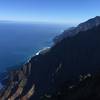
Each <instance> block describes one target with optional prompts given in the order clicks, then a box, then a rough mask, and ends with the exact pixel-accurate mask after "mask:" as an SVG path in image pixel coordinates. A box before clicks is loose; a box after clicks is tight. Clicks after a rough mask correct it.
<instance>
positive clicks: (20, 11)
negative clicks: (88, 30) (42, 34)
mask: <svg viewBox="0 0 100 100" xmlns="http://www.w3.org/2000/svg"><path fill="white" fill-rule="evenodd" d="M97 15H98V16H99V15H100V0H0V20H15V21H33V22H34V21H35V22H51V23H52V22H53V23H80V22H82V21H84V20H87V19H88V18H91V17H94V16H97Z"/></svg>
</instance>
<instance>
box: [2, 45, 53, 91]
mask: <svg viewBox="0 0 100 100" xmlns="http://www.w3.org/2000/svg"><path fill="white" fill-rule="evenodd" d="M51 47H52V46H51ZM51 47H44V48H42V49H40V50H38V52H37V53H34V54H32V55H31V56H29V57H28V59H26V61H25V62H24V63H23V64H22V65H25V64H27V63H29V62H30V61H31V59H32V58H33V57H35V56H38V55H40V54H45V53H47V52H48V51H49V50H50V49H51ZM19 67H20V65H19ZM11 68H12V67H11ZM15 69H16V70H17V69H18V68H15ZM13 70H14V69H13V68H12V69H11V70H10V71H13ZM3 74H4V75H3ZM8 74H9V70H6V71H4V72H3V73H0V77H1V78H0V90H2V89H3V88H4V86H5V85H3V82H2V81H3V80H5V79H6V78H7V75H8ZM2 78H3V79H2Z"/></svg>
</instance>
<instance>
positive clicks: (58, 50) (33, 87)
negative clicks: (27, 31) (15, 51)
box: [0, 25, 100, 100]
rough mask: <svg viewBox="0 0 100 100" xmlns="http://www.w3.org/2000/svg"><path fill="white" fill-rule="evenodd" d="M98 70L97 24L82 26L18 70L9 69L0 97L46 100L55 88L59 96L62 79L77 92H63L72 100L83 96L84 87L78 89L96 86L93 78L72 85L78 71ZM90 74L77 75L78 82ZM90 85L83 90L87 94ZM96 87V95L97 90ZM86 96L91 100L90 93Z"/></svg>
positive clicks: (99, 27)
mask: <svg viewBox="0 0 100 100" xmlns="http://www.w3.org/2000/svg"><path fill="white" fill-rule="evenodd" d="M97 71H100V25H97V26H96V27H93V28H90V29H89V30H87V29H85V28H84V31H82V32H79V34H77V35H75V36H73V37H69V38H65V39H63V40H61V41H60V42H59V43H57V44H56V45H55V46H53V47H52V48H50V50H49V51H48V50H47V51H46V52H45V53H40V54H39V55H37V56H34V57H32V58H31V59H30V61H29V62H27V63H26V64H25V65H22V66H21V68H20V69H19V70H15V71H12V72H11V73H10V75H9V77H8V80H7V87H6V89H5V90H4V91H2V93H0V100H28V99H29V100H40V99H42V98H43V96H45V97H46V99H47V98H52V94H54V93H56V91H57V92H58V94H59V95H60V94H61V92H59V91H58V89H59V87H60V86H61V85H62V84H64V83H65V82H66V83H67V84H68V87H69V88H67V89H73V88H74V89H75V90H74V92H75V93H77V94H74V93H73V92H70V91H68V92H66V93H69V94H70V95H72V98H70V99H69V98H68V100H74V99H73V98H74V96H75V97H76V96H80V95H83V96H84V98H85V95H86V94H84V91H85V90H84V91H83V92H80V91H81V90H82V89H86V88H87V86H88V87H89V86H91V82H93V81H94V84H92V87H93V88H96V86H97V84H96V85H95V78H93V80H92V81H90V82H89V84H90V85H87V84H88V82H86V84H85V85H84V88H82V86H81V85H79V86H78V85H77V86H78V87H79V88H80V89H79V90H77V89H78V88H75V87H76V84H74V83H76V81H77V77H79V76H80V74H87V73H91V74H93V73H94V72H97ZM91 74H87V75H85V76H80V79H79V80H80V82H83V80H87V79H90V78H91ZM80 82H79V84H80ZM72 83H73V84H72ZM96 83H98V82H96ZM82 84H83V83H82ZM99 86H100V85H98V87H99ZM92 87H89V88H88V89H86V91H87V93H88V91H89V92H90V90H92ZM96 89H97V88H96ZM96 89H95V91H94V92H95V94H96V93H97V91H96ZM98 89H99V88H98ZM98 91H99V90H98ZM71 93H72V94H71ZM78 93H81V94H78ZM61 96H62V99H61V100H66V99H64V98H63V95H62V94H61ZM68 97H69V96H68ZM87 97H88V98H89V100H91V98H90V97H91V96H90V95H89V96H88V95H87ZM52 99H53V100H57V99H54V98H52ZM52 99H51V100H52ZM99 99H100V98H99ZM99 99H98V100H99ZM44 100H45V99H44ZM58 100H60V99H58ZM75 100H82V99H80V98H79V99H75ZM84 100H85V99H84Z"/></svg>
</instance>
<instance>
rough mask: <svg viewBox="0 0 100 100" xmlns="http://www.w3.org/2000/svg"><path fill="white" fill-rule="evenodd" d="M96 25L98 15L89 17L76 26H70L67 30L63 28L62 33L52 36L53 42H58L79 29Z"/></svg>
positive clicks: (99, 19) (82, 29)
mask: <svg viewBox="0 0 100 100" xmlns="http://www.w3.org/2000/svg"><path fill="white" fill-rule="evenodd" d="M98 25H100V16H96V17H95V18H92V19H89V20H88V21H86V22H83V23H81V24H79V25H78V26H77V27H72V28H69V29H68V30H65V31H64V32H63V34H61V35H59V36H56V37H55V38H54V42H55V43H57V42H60V41H61V40H63V39H64V38H66V37H70V36H74V35H76V34H78V33H79V32H81V31H86V30H89V29H92V28H93V27H96V26H98Z"/></svg>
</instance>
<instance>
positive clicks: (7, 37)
mask: <svg viewBox="0 0 100 100" xmlns="http://www.w3.org/2000/svg"><path fill="white" fill-rule="evenodd" d="M67 27H68V26H67V25H56V24H42V23H41V24H39V23H38V24H37V23H35V24H32V23H16V22H4V23H3V22H1V23H0V73H2V72H4V71H6V70H7V69H9V68H11V67H12V66H16V65H18V64H21V63H23V62H25V61H26V60H27V59H28V58H29V57H30V56H31V55H33V54H35V53H36V52H37V51H38V50H40V49H42V48H43V47H47V46H50V45H51V44H52V39H53V38H54V37H55V36H56V35H58V34H60V33H61V32H62V31H63V30H64V29H66V28H67Z"/></svg>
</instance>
